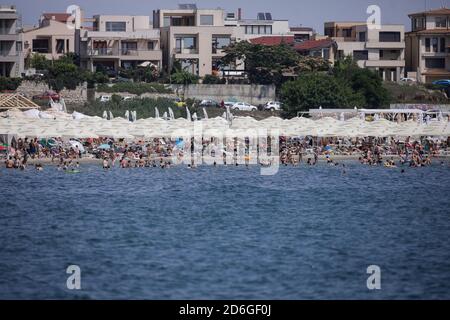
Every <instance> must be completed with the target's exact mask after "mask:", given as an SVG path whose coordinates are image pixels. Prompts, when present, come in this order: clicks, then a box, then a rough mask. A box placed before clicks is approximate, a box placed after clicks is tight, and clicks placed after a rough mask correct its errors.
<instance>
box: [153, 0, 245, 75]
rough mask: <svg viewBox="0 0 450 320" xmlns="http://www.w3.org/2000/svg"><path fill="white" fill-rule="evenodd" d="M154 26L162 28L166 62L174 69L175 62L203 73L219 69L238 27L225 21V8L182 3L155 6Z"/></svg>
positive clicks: (162, 44)
mask: <svg viewBox="0 0 450 320" xmlns="http://www.w3.org/2000/svg"><path fill="white" fill-rule="evenodd" d="M153 27H154V28H159V29H160V30H161V48H162V50H163V64H164V65H165V67H166V69H167V71H168V72H170V71H171V70H172V68H173V66H174V64H175V63H179V65H180V66H181V67H182V68H183V69H184V70H187V71H189V72H191V73H193V74H196V75H199V76H200V77H203V76H205V75H207V74H214V73H215V72H216V71H217V69H218V68H217V61H218V60H219V59H220V58H221V57H223V56H224V53H223V52H222V49H223V48H224V47H226V46H228V45H230V44H231V43H232V42H234V41H236V38H235V36H234V31H235V28H234V27H232V26H226V25H225V12H224V11H223V10H222V9H197V8H196V7H195V6H193V5H184V6H183V5H180V6H179V8H178V9H164V10H155V11H154V12H153Z"/></svg>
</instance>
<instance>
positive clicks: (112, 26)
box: [106, 21, 127, 32]
mask: <svg viewBox="0 0 450 320" xmlns="http://www.w3.org/2000/svg"><path fill="white" fill-rule="evenodd" d="M106 31H115V32H125V31H127V23H126V22H116V21H106Z"/></svg>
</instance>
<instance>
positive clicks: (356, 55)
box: [353, 50, 369, 61]
mask: <svg viewBox="0 0 450 320" xmlns="http://www.w3.org/2000/svg"><path fill="white" fill-rule="evenodd" d="M353 59H355V60H356V61H359V60H369V52H368V51H367V50H355V51H353Z"/></svg>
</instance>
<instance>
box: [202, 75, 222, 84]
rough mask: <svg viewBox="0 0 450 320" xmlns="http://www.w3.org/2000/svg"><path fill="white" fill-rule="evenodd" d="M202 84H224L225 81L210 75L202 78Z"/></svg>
mask: <svg viewBox="0 0 450 320" xmlns="http://www.w3.org/2000/svg"><path fill="white" fill-rule="evenodd" d="M202 83H203V84H224V83H225V79H220V78H219V77H217V76H213V75H211V74H207V75H206V76H204V77H203V81H202Z"/></svg>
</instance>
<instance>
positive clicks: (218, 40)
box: [212, 37, 231, 53]
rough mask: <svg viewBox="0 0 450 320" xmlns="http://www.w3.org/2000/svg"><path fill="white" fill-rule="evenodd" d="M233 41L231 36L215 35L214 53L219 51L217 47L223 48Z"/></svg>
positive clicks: (213, 39) (213, 41)
mask: <svg viewBox="0 0 450 320" xmlns="http://www.w3.org/2000/svg"><path fill="white" fill-rule="evenodd" d="M230 43H231V39H230V37H213V38H212V50H213V53H217V49H219V50H221V49H223V48H225V47H228V46H229V45H230Z"/></svg>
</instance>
